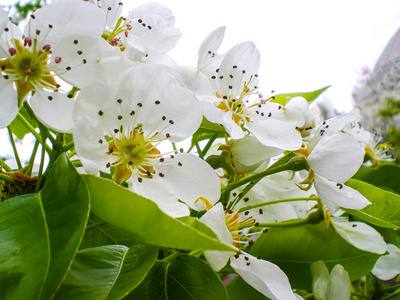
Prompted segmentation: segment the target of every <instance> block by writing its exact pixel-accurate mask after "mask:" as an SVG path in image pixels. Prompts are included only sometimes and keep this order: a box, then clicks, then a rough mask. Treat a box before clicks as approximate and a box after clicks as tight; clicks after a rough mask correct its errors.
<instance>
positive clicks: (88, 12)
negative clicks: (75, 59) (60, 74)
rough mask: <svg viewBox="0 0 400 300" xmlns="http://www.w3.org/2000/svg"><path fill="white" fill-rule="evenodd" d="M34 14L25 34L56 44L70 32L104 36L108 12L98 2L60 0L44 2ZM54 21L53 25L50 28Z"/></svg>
mask: <svg viewBox="0 0 400 300" xmlns="http://www.w3.org/2000/svg"><path fill="white" fill-rule="evenodd" d="M33 15H34V16H35V18H30V20H29V26H26V28H25V32H24V35H25V36H28V37H31V38H32V39H33V38H36V39H37V40H38V44H39V45H44V44H50V45H51V46H52V47H54V45H56V44H57V43H58V42H59V41H60V40H61V39H62V38H64V37H65V36H67V35H69V34H76V33H78V32H79V34H81V35H85V36H93V37H97V36H98V37H100V36H101V35H102V33H103V27H104V25H105V14H104V12H103V11H102V10H101V9H98V8H97V7H96V6H95V5H92V4H90V3H86V2H85V1H79V0H68V1H66V0H64V1H57V2H55V3H52V4H50V5H46V6H43V7H42V8H40V9H38V10H37V11H35V12H34V14H33ZM49 25H51V28H49Z"/></svg>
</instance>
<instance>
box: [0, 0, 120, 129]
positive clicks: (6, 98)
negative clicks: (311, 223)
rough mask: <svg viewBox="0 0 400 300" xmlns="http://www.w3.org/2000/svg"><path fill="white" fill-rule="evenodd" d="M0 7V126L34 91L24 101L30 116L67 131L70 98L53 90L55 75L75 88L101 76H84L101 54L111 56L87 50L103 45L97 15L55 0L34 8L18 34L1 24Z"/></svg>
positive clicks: (3, 20) (56, 88) (56, 85)
mask: <svg viewBox="0 0 400 300" xmlns="http://www.w3.org/2000/svg"><path fill="white" fill-rule="evenodd" d="M0 11H1V13H0V19H1V20H0V22H1V23H3V24H5V26H4V27H2V28H1V32H0V33H1V36H2V38H1V39H0V68H1V71H0V72H1V74H2V75H3V76H2V80H1V82H0V85H1V93H2V95H1V97H0V99H1V100H0V104H1V105H2V107H6V108H7V109H5V110H4V109H3V110H2V111H1V112H0V128H3V127H5V126H7V125H8V124H9V123H10V122H11V121H12V120H13V119H14V118H15V115H16V114H17V112H18V109H19V108H20V107H21V105H22V102H23V101H24V99H25V97H26V96H28V95H29V93H30V92H34V95H33V96H32V97H31V98H30V99H29V101H30V104H31V106H32V108H33V110H34V112H35V114H36V116H37V117H38V118H39V119H40V120H41V121H42V122H43V123H45V124H46V125H47V126H49V127H50V128H53V129H55V130H57V131H61V132H69V131H71V130H72V125H73V120H72V117H71V113H72V110H73V105H74V101H73V99H70V98H68V97H67V95H66V94H65V93H57V92H59V88H60V84H59V82H58V81H59V78H57V77H60V78H62V79H63V80H65V81H66V82H68V83H70V84H72V85H75V86H77V87H80V88H81V87H82V86H84V85H85V84H86V83H88V82H89V81H94V80H96V79H98V77H96V76H101V74H103V72H95V73H94V74H93V75H92V76H87V75H88V73H87V72H92V71H95V70H96V68H97V71H98V70H99V66H101V65H102V58H105V57H110V54H111V56H114V53H110V52H108V53H103V52H102V53H99V50H97V51H92V50H93V49H99V48H101V43H102V42H103V43H104V41H102V40H101V38H99V37H98V36H99V35H100V34H101V29H98V28H97V27H96V26H95V25H96V24H97V23H99V22H100V23H101V22H103V16H102V14H101V13H100V12H99V11H98V10H97V9H96V8H95V7H93V6H92V5H90V4H88V3H85V2H83V1H77V0H72V1H60V2H57V3H54V4H51V5H48V6H44V7H43V8H41V9H39V10H37V11H35V13H34V14H32V15H31V16H30V19H29V21H28V24H27V26H26V28H25V31H24V33H22V32H21V31H20V30H19V28H18V27H16V26H14V25H12V24H11V23H6V20H7V21H8V16H7V14H6V13H5V12H4V11H3V10H2V9H0ZM85 70H86V71H85ZM79 75H80V76H79ZM84 75H86V76H84ZM82 79H84V80H82ZM14 87H15V89H16V90H14ZM50 102H51V103H50Z"/></svg>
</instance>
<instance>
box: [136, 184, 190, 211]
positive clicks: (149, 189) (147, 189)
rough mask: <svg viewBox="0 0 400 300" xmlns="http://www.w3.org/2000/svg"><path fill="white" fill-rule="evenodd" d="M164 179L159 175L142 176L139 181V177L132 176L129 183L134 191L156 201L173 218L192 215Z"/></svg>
mask: <svg viewBox="0 0 400 300" xmlns="http://www.w3.org/2000/svg"><path fill="white" fill-rule="evenodd" d="M162 179H163V178H159V177H158V176H157V177H154V178H153V179H149V178H142V180H141V182H139V181H138V178H137V177H135V176H132V177H131V178H130V179H129V180H128V184H129V188H130V189H131V190H132V191H133V192H135V193H137V194H139V195H141V196H143V197H145V198H148V199H150V200H152V201H153V202H155V203H156V204H157V205H158V207H159V208H160V209H161V210H162V211H163V212H165V213H166V214H167V215H169V216H171V217H173V218H179V217H184V216H188V215H190V211H189V208H188V206H187V205H186V204H185V203H181V202H179V201H178V196H177V195H176V193H175V192H174V191H171V189H169V186H168V185H167V184H166V183H165V181H164V180H162Z"/></svg>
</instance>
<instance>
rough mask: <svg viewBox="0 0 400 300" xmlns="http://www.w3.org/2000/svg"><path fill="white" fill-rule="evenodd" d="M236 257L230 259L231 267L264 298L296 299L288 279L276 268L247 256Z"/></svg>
mask: <svg viewBox="0 0 400 300" xmlns="http://www.w3.org/2000/svg"><path fill="white" fill-rule="evenodd" d="M236 257H237V256H236ZM236 257H231V267H232V268H233V269H234V270H235V271H236V272H237V273H238V274H239V275H240V276H241V277H242V278H243V280H244V281H246V282H247V283H248V284H249V285H251V286H252V287H253V288H255V289H256V290H257V291H259V292H260V293H262V294H263V295H264V296H266V297H269V298H271V299H273V300H295V299H296V296H295V295H294V294H293V291H292V288H291V286H290V283H289V279H288V278H287V276H286V274H285V273H284V272H283V271H282V270H281V269H280V268H279V267H278V266H276V265H274V264H273V263H270V262H268V261H265V260H262V259H257V258H255V257H254V256H251V255H249V254H240V255H239V257H238V258H236Z"/></svg>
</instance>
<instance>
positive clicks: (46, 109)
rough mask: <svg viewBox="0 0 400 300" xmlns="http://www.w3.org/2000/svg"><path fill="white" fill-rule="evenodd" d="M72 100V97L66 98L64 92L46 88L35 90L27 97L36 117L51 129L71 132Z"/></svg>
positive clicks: (72, 124)
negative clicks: (49, 90) (50, 90)
mask: <svg viewBox="0 0 400 300" xmlns="http://www.w3.org/2000/svg"><path fill="white" fill-rule="evenodd" d="M74 102H75V101H74V99H71V98H68V97H67V95H66V94H63V93H55V92H48V91H46V90H36V93H35V94H34V95H33V96H32V97H31V98H30V99H29V103H30V105H31V106H32V109H33V111H34V112H35V115H36V116H37V117H38V119H39V120H40V121H41V122H42V123H43V124H45V125H47V126H48V127H50V128H51V129H54V130H55V131H58V132H63V133H71V132H72V128H73V127H74V120H73V119H72V112H73V110H74Z"/></svg>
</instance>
